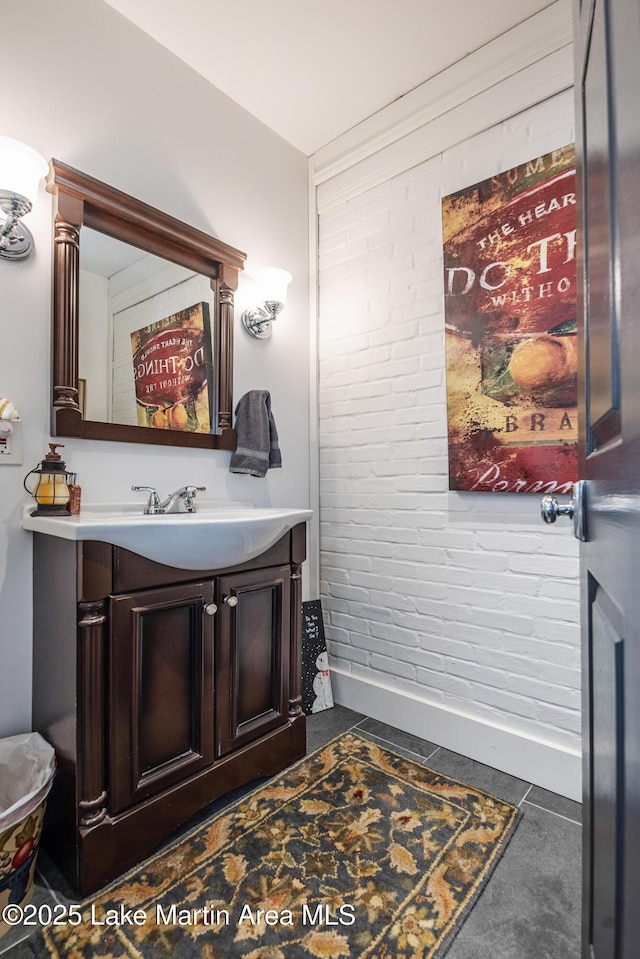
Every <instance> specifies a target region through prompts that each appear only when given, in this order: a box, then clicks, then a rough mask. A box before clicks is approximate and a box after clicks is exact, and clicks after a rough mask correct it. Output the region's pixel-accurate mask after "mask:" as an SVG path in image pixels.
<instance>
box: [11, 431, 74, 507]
mask: <svg viewBox="0 0 640 959" xmlns="http://www.w3.org/2000/svg"><path fill="white" fill-rule="evenodd" d="M63 445H64V444H63V443H49V452H48V453H47V455H46V456H45V458H44V459H43V460H42V462H41V463H40V466H39V467H37V468H36V469H33V470H31V472H29V473H27V475H26V476H25V478H24V480H23V485H24V488H25V489H26V491H27V493H30V494H31V496H33V498H34V499H35V501H36V503H37V504H38V505H37V507H36V508H35V510H34V511H33V513H32V514H31V515H32V516H51V515H55V516H70V515H71V513H70V512H69V498H70V493H69V486H68V484H67V476H68V474H67V468H66V466H65V464H64V463H63V461H62V457H61V456H60V454H59V453H56V449H57V448H58V447H62V446H63ZM32 475H33V476H37V477H38V479H37V482H36V485H35V487H34V489H33V490H30V489H29V487H28V486H27V480H28V478H29V477H30V476H32Z"/></svg>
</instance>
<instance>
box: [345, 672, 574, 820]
mask: <svg viewBox="0 0 640 959" xmlns="http://www.w3.org/2000/svg"><path fill="white" fill-rule="evenodd" d="M331 681H332V686H333V699H334V702H336V703H339V704H340V705H341V706H347V707H348V708H349V709H353V710H355V711H356V712H361V713H365V714H366V715H367V716H371V717H372V718H373V719H377V720H379V721H380V722H384V723H389V725H391V726H396V727H397V728H398V729H402V730H404V731H405V732H408V733H413V735H415V736H421V737H422V738H423V739H427V740H429V741H430V742H435V743H437V744H438V745H439V746H442V747H444V748H445V749H451V750H452V751H453V752H457V753H461V754H462V755H464V756H468V757H469V758H470V759H475V760H476V761H477V762H480V763H485V764H486V765H488V766H493V767H494V769H500V770H502V772H505V773H509V774H510V775H511V776H517V777H518V778H519V779H524V780H525V782H529V783H533V784H534V785H536V786H541V787H542V788H543V789H549V790H551V792H554V793H558V794H559V795H560V796H566V797H567V798H568V799H573V800H576V801H577V802H581V801H582V757H581V755H580V753H578V752H575V751H572V750H568V749H564V748H562V747H559V746H557V745H554V744H552V743H547V742H544V741H543V740H540V739H532V738H530V737H527V736H523V735H522V734H520V733H517V732H513V731H511V730H508V729H504V728H501V727H499V726H493V725H490V724H489V723H485V722H482V721H481V720H478V719H473V718H472V717H469V716H463V715H461V714H459V713H455V712H452V711H450V710H448V709H445V708H444V707H442V706H439V705H435V704H433V703H428V702H425V701H424V700H422V699H417V698H416V697H413V696H410V695H408V694H407V693H404V692H403V691H401V690H397V689H391V688H390V687H388V686H384V685H382V684H379V683H373V682H371V681H369V680H366V679H363V678H361V677H359V676H353V675H350V674H349V673H344V672H342V671H341V670H339V669H332V670H331Z"/></svg>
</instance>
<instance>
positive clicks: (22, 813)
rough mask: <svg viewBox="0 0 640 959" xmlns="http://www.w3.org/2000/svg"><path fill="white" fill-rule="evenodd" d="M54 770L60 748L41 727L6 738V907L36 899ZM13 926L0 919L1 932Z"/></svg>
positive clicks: (2, 753)
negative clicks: (56, 749)
mask: <svg viewBox="0 0 640 959" xmlns="http://www.w3.org/2000/svg"><path fill="white" fill-rule="evenodd" d="M54 773H55V752H54V750H53V747H52V746H50V745H49V743H48V742H47V741H46V740H45V739H43V738H42V736H40V734H39V733H23V734H21V735H19V736H9V737H8V738H6V739H0V913H1V911H2V909H3V908H4V907H5V906H7V905H9V904H15V905H18V906H24V905H26V904H27V903H28V902H29V901H30V899H31V894H32V892H33V877H34V874H35V870H36V856H37V854H38V842H39V840H40V835H41V833H42V821H43V819H44V812H45V808H46V805H47V796H48V795H49V791H50V789H51V784H52V782H53V776H54ZM9 928H10V926H7V924H6V923H4V922H2V921H1V920H0V936H3V935H4V934H5V933H6V932H8V930H9Z"/></svg>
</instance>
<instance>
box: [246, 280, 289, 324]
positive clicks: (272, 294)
mask: <svg viewBox="0 0 640 959" xmlns="http://www.w3.org/2000/svg"><path fill="white" fill-rule="evenodd" d="M292 279H293V277H292V276H291V274H290V273H288V272H287V271H286V270H280V269H278V267H275V266H271V267H266V268H265V269H264V270H261V272H260V275H259V279H258V286H259V290H260V294H259V295H260V303H259V305H258V306H256V307H254V308H253V309H251V310H245V311H244V313H243V314H242V325H243V326H244V328H245V330H246V331H247V333H250V334H251V336H255V337H256V338H257V339H259V340H266V339H267V338H268V337H269V336H271V331H272V326H271V324H272V321H273V320H275V318H276V317H277V315H278V313H280V312H281V311H282V310H283V309H284V305H285V303H286V300H287V287H288V286H289V283H291V280H292Z"/></svg>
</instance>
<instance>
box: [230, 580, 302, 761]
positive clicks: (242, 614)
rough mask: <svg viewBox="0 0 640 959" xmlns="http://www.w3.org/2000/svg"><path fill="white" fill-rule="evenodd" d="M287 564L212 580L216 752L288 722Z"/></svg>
mask: <svg viewBox="0 0 640 959" xmlns="http://www.w3.org/2000/svg"><path fill="white" fill-rule="evenodd" d="M290 589H291V569H290V567H289V566H275V567H270V568H268V569H261V570H256V571H253V572H247V573H234V574H232V575H229V576H221V577H220V579H219V580H218V593H217V596H218V612H217V614H216V619H217V627H216V628H217V638H216V731H217V754H218V755H219V756H223V755H225V754H226V753H229V752H231V751H232V750H234V749H238V748H239V747H240V746H243V745H245V743H248V742H251V741H252V740H254V739H257V738H258V737H259V736H262V735H264V734H265V733H267V732H269V731H270V730H272V729H276V728H277V727H278V726H282V725H284V724H285V723H286V722H287V721H288V710H289V699H288V689H289V649H290V645H291V643H290V629H291V623H290Z"/></svg>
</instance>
